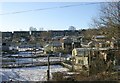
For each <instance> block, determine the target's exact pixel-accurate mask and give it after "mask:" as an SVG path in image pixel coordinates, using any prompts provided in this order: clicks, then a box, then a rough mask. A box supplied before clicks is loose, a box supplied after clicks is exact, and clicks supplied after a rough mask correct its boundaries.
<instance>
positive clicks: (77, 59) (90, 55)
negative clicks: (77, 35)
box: [72, 35, 120, 69]
mask: <svg viewBox="0 0 120 83" xmlns="http://www.w3.org/2000/svg"><path fill="white" fill-rule="evenodd" d="M97 58H99V59H100V60H101V62H103V63H106V64H107V66H110V65H108V64H113V65H120V64H119V63H120V40H115V39H114V38H112V39H109V38H107V37H106V36H103V35H99V36H93V37H92V39H91V41H90V42H89V43H88V44H87V45H84V44H82V47H81V48H74V49H73V50H72V60H73V61H74V62H73V63H74V68H75V69H82V68H83V66H84V67H86V68H87V69H89V67H90V65H91V64H92V62H93V63H94V64H96V63H95V60H97ZM97 65H98V64H97ZM108 68H109V67H108Z"/></svg>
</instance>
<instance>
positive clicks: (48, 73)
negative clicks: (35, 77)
mask: <svg viewBox="0 0 120 83" xmlns="http://www.w3.org/2000/svg"><path fill="white" fill-rule="evenodd" d="M49 80H50V56H49V54H48V70H47V81H49Z"/></svg>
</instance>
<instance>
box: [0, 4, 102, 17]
mask: <svg viewBox="0 0 120 83" xmlns="http://www.w3.org/2000/svg"><path fill="white" fill-rule="evenodd" d="M101 3H103V2H96V3H95V2H94V3H82V4H75V5H64V6H56V7H47V8H39V9H31V10H23V11H15V12H8V13H1V14H0V15H8V14H18V13H25V12H32V11H41V10H51V9H58V8H67V7H75V6H80V5H92V4H101Z"/></svg>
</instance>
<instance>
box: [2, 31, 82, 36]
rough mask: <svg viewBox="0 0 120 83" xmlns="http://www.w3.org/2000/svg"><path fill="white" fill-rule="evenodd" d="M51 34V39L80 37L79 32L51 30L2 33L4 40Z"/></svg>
mask: <svg viewBox="0 0 120 83" xmlns="http://www.w3.org/2000/svg"><path fill="white" fill-rule="evenodd" d="M47 33H50V36H51V37H55V36H65V35H66V36H72V35H76V36H77V35H79V34H80V31H79V30H74V31H72V30H50V31H14V32H13V33H12V32H2V37H3V38H10V37H29V36H30V35H32V36H34V37H41V36H43V34H44V35H45V34H47Z"/></svg>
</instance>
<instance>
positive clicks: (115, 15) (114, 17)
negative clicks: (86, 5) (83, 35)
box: [93, 2, 120, 38]
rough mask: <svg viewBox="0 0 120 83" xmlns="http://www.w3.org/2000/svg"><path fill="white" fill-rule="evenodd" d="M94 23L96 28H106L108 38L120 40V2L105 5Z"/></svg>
mask: <svg viewBox="0 0 120 83" xmlns="http://www.w3.org/2000/svg"><path fill="white" fill-rule="evenodd" d="M93 22H94V26H95V27H97V28H104V29H105V30H104V31H106V32H107V33H106V34H107V35H108V36H110V37H115V38H120V2H105V3H103V4H102V5H101V10H100V15H99V17H98V18H97V19H93ZM102 30H103V29H102Z"/></svg>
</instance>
